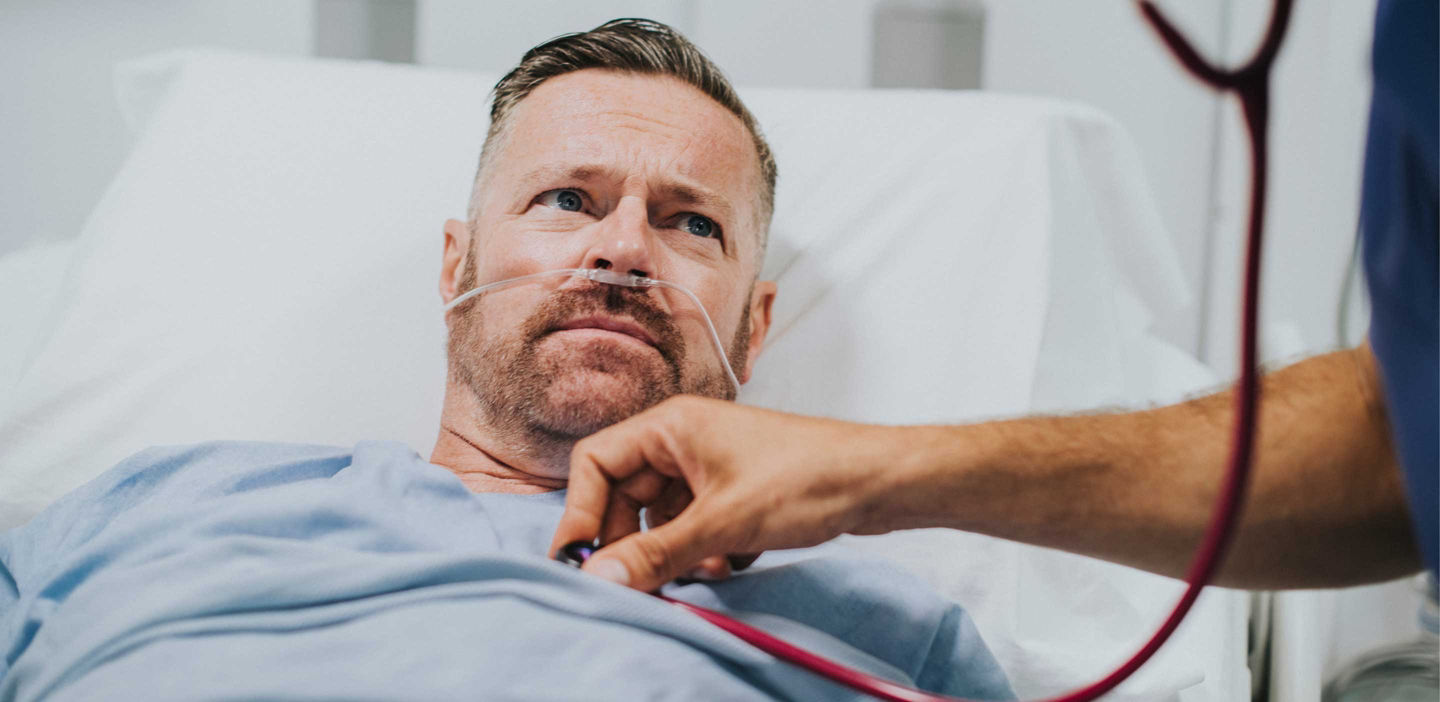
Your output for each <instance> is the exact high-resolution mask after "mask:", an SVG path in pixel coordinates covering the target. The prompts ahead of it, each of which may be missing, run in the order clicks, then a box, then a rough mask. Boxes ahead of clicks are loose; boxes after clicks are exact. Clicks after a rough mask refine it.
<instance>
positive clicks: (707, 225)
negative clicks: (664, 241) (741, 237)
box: [680, 214, 720, 239]
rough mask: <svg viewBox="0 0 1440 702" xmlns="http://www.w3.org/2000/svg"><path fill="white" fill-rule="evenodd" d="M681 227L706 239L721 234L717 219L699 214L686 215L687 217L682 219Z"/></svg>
mask: <svg viewBox="0 0 1440 702" xmlns="http://www.w3.org/2000/svg"><path fill="white" fill-rule="evenodd" d="M680 228H681V229H684V230H685V231H687V232H690V233H691V234H694V235H695V236H699V237H704V238H706V239H710V238H714V237H716V236H718V235H719V234H720V225H718V224H716V223H715V220H713V219H710V218H709V217H705V216H703V215H697V214H692V215H685V217H684V218H683V219H681V220H680Z"/></svg>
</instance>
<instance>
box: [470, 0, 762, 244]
mask: <svg viewBox="0 0 1440 702" xmlns="http://www.w3.org/2000/svg"><path fill="white" fill-rule="evenodd" d="M586 68H605V69H610V70H614V71H623V72H628V73H640V74H646V75H661V76H670V77H673V78H677V79H679V80H681V81H684V82H685V83H688V84H690V85H692V86H694V87H696V88H697V89H699V90H700V91H701V92H703V93H705V94H706V95H709V96H710V98H711V99H713V100H715V102H718V103H720V105H721V106H722V107H724V108H725V109H727V110H729V111H730V112H732V113H734V115H735V116H736V117H739V118H740V121H741V122H743V123H744V124H745V128H746V129H747V130H749V132H750V136H751V138H752V139H753V141H754V143H755V154H756V156H758V157H759V160H760V175H761V178H762V180H763V182H764V186H763V188H762V191H761V193H760V215H761V216H760V218H759V219H760V221H759V222H758V223H757V224H758V225H759V227H760V251H761V252H762V253H761V255H763V252H764V250H765V239H766V238H767V233H768V230H769V223H770V215H771V214H772V213H773V212H774V211H775V179H776V173H777V171H776V167H775V157H774V156H773V155H772V154H771V153H770V145H769V144H767V143H766V142H765V137H764V136H762V135H761V133H760V126H759V125H758V124H757V123H756V122H755V117H754V116H753V115H751V114H750V110H748V109H746V107H745V104H744V103H743V102H741V101H740V96H738V95H736V93H735V89H734V88H733V87H732V86H731V85H730V81H728V80H726V79H725V75H724V74H723V73H721V71H720V68H719V67H718V66H716V65H715V64H714V63H713V62H711V61H710V59H709V58H706V56H705V54H703V53H701V51H700V49H698V48H696V46H695V45H694V44H692V43H690V40H689V39H686V38H685V37H684V36H682V35H681V34H680V33H679V32H677V31H675V30H674V29H672V28H671V27H669V26H668V25H665V24H663V23H660V22H656V21H654V20H648V19H634V18H625V19H615V20H610V21H609V22H606V23H605V24H602V25H600V26H598V27H596V28H594V29H592V30H590V31H588V32H578V33H574V34H564V35H561V36H558V37H556V38H554V39H551V40H550V41H547V42H545V43H544V44H541V45H539V46H537V47H535V48H533V49H531V50H529V51H527V52H525V56H524V58H521V59H520V63H519V65H517V66H515V68H514V69H513V70H511V71H510V72H509V73H507V74H505V77H504V78H501V79H500V82H499V83H496V84H495V90H494V92H493V93H492V95H493V97H492V99H491V103H490V130H489V132H488V133H486V135H485V145H484V147H482V149H481V151H480V167H479V169H478V171H477V172H476V174H475V187H476V188H477V189H478V188H479V186H480V179H481V177H482V176H483V174H484V172H485V168H486V164H487V162H488V160H489V159H490V158H492V157H493V151H494V149H495V148H497V144H498V142H499V140H500V138H501V136H502V135H503V133H504V131H505V127H506V126H507V120H508V119H509V117H510V113H511V112H512V111H513V110H514V109H515V106H516V105H518V104H519V103H520V101H521V100H524V99H525V97H526V96H528V95H529V94H530V93H531V92H533V91H534V90H535V88H537V87H539V86H540V84H541V83H544V82H545V81H547V80H549V79H551V78H554V77H556V76H560V75H564V74H566V73H571V72H574V71H579V70H583V69H586ZM477 200H478V198H477V197H475V196H473V195H472V198H471V205H470V213H469V215H470V219H471V221H472V222H473V221H474V219H475V216H476V201H477Z"/></svg>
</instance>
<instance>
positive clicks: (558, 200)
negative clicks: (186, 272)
mask: <svg viewBox="0 0 1440 702" xmlns="http://www.w3.org/2000/svg"><path fill="white" fill-rule="evenodd" d="M540 203H541V204H544V205H548V206H550V207H554V208H556V209H560V210H565V211H566V212H579V211H580V210H582V209H584V208H585V196H584V195H582V194H581V193H580V191H579V190H570V189H564V190H551V191H549V192H547V193H543V194H541V195H540Z"/></svg>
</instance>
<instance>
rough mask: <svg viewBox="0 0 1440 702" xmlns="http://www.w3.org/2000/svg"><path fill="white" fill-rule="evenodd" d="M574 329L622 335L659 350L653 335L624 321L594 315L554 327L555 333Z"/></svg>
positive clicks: (636, 325) (632, 323)
mask: <svg viewBox="0 0 1440 702" xmlns="http://www.w3.org/2000/svg"><path fill="white" fill-rule="evenodd" d="M574 329H599V330H602V331H609V332H615V333H617V334H624V335H626V336H630V337H634V338H635V339H638V340H640V341H642V342H644V343H645V344H647V345H649V346H654V347H656V348H659V344H657V343H656V340H655V336H654V335H653V334H651V333H650V332H648V331H646V330H645V328H644V327H642V326H640V325H638V324H636V323H634V322H631V321H628V320H624V319H617V318H615V317H603V316H598V315H594V316H589V317H580V318H578V319H573V320H570V321H569V322H566V323H564V324H561V325H560V326H558V327H555V331H570V330H574Z"/></svg>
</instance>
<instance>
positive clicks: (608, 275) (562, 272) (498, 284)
mask: <svg viewBox="0 0 1440 702" xmlns="http://www.w3.org/2000/svg"><path fill="white" fill-rule="evenodd" d="M555 277H570V278H585V279H587V280H591V281H594V282H596V283H604V284H606V285H621V286H624V287H627V288H667V289H669V290H675V291H677V292H679V293H680V294H682V295H684V296H685V297H686V298H689V300H690V302H691V303H693V304H694V305H695V309H697V310H699V311H700V318H701V319H703V320H705V329H706V331H708V332H710V343H711V344H712V345H713V346H714V348H715V354H716V355H717V356H719V358H720V367H721V368H723V369H724V370H725V377H726V378H727V379H729V380H730V385H731V387H733V388H734V390H735V394H736V395H739V394H740V380H739V379H738V378H736V377H735V371H734V369H732V368H731V367H730V357H729V356H727V355H726V354H725V345H724V344H722V343H720V334H719V333H718V332H716V331H715V322H713V321H711V319H710V313H709V312H707V311H706V310H705V305H702V304H700V298H698V297H696V296H695V293H692V292H690V291H689V290H687V289H685V288H684V287H681V286H680V285H677V284H675V283H671V282H669V281H666V280H657V279H655V278H645V277H642V276H638V275H630V274H628V273H616V272H615V271H611V270H606V269H604V268H560V269H557V270H553V271H545V272H543V273H531V274H529V275H521V276H516V277H514V278H506V279H505V280H497V281H495V282H493V283H486V284H484V285H479V286H476V287H474V288H471V289H469V290H467V291H465V292H464V293H462V294H460V295H457V296H456V297H455V299H453V300H451V301H450V302H448V303H446V304H445V307H444V308H442V311H444V312H449V311H450V310H452V309H454V308H455V306H456V305H459V304H460V303H462V302H465V301H466V300H469V299H470V298H472V297H475V296H477V295H481V294H484V293H487V292H491V291H494V290H499V289H503V288H509V287H514V286H516V285H520V284H522V283H529V282H532V281H536V280H540V279H542V278H555Z"/></svg>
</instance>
